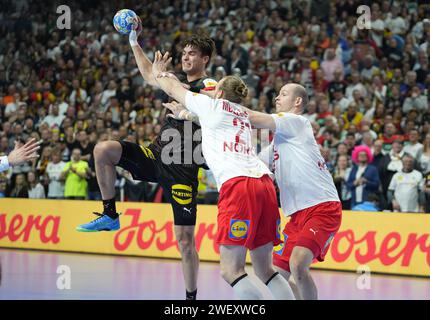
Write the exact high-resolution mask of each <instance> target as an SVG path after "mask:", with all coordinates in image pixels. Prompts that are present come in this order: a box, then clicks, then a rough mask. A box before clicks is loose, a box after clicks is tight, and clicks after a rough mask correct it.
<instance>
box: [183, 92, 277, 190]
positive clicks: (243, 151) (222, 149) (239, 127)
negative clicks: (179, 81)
mask: <svg viewBox="0 0 430 320" xmlns="http://www.w3.org/2000/svg"><path fill="white" fill-rule="evenodd" d="M185 104H186V107H187V109H188V110H190V111H191V112H193V113H195V114H196V115H197V116H198V117H199V121H200V124H201V127H202V151H203V156H204V157H205V159H206V163H207V164H208V166H209V168H210V169H211V170H212V172H213V175H214V177H215V180H216V183H217V187H218V190H220V189H221V186H222V184H223V183H224V182H226V181H227V180H229V179H232V178H235V177H240V176H245V177H253V178H259V177H262V176H263V175H265V174H268V175H271V176H272V173H271V172H270V170H269V169H268V168H267V167H266V166H265V165H264V163H263V162H262V161H261V160H260V159H259V158H258V157H257V155H256V153H255V150H254V148H253V146H252V139H251V138H252V134H251V124H250V122H249V115H248V113H247V112H246V111H244V110H243V109H242V108H241V107H240V105H238V104H235V103H232V102H230V101H227V100H224V99H212V98H210V97H208V96H205V95H203V94H198V93H193V92H187V95H186V98H185Z"/></svg>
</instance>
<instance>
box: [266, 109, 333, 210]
mask: <svg viewBox="0 0 430 320" xmlns="http://www.w3.org/2000/svg"><path fill="white" fill-rule="evenodd" d="M272 117H273V119H274V120H275V123H276V132H275V137H274V140H273V142H272V144H271V145H270V146H269V147H268V148H266V149H265V150H264V151H263V152H262V153H261V154H260V158H261V159H266V162H269V161H270V162H271V163H272V168H274V170H275V177H276V181H277V183H278V187H279V191H280V196H281V206H282V211H283V212H284V214H285V215H287V216H289V215H291V214H293V213H295V212H297V211H300V210H303V209H306V208H309V207H312V206H315V205H317V204H319V203H323V202H327V201H340V200H339V197H338V194H337V191H336V187H335V186H334V183H333V178H332V176H331V174H330V172H329V171H328V170H327V166H326V164H325V161H324V159H323V157H322V156H321V153H320V149H319V147H318V144H317V142H316V141H315V138H314V134H313V131H312V126H311V123H310V122H309V120H308V119H306V118H305V117H303V116H300V115H296V114H291V113H279V114H274V115H272ZM271 153H273V154H271ZM269 159H270V160H269ZM268 164H269V163H268ZM269 165H270V164H269Z"/></svg>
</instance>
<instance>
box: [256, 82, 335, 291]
mask: <svg viewBox="0 0 430 320" xmlns="http://www.w3.org/2000/svg"><path fill="white" fill-rule="evenodd" d="M275 101H276V112H277V114H272V115H268V114H264V113H261V112H256V111H249V113H250V120H251V123H252V124H253V126H255V127H256V128H266V129H270V130H272V131H274V132H275V136H274V141H273V142H272V144H271V145H270V146H269V147H268V148H267V149H266V150H264V152H262V153H261V154H260V158H262V159H263V158H264V159H266V161H267V162H269V161H268V159H269V158H272V159H273V162H274V163H273V164H274V168H275V176H276V180H277V183H278V186H279V190H280V196H281V206H282V210H283V212H284V214H285V215H287V216H291V219H290V221H289V222H288V223H287V224H286V226H285V229H284V231H283V233H284V244H283V249H282V250H281V251H278V252H274V253H273V262H274V265H275V266H276V267H277V268H278V270H279V272H280V273H281V274H282V275H284V277H285V278H286V279H289V277H290V274H292V275H293V279H294V280H295V283H296V285H297V288H295V287H294V286H293V289H294V291H295V295H296V298H297V299H317V297H318V295H317V288H316V286H315V283H314V281H313V279H312V277H311V274H310V270H309V268H310V265H311V263H312V261H313V260H314V259H317V260H319V261H324V256H325V254H326V253H327V250H328V247H329V244H330V242H331V240H332V239H333V237H334V235H335V234H336V232H337V231H338V230H339V227H340V224H341V217H342V206H341V203H340V201H339V198H338V195H337V192H336V188H335V186H334V183H333V178H332V177H331V175H330V173H329V171H328V170H327V167H326V164H325V161H324V159H323V157H322V156H321V153H320V149H319V147H318V144H317V143H316V141H315V138H314V135H313V132H312V126H311V123H310V122H309V120H307V119H306V118H305V117H303V116H302V113H303V109H304V108H305V106H306V104H307V102H308V97H307V93H306V90H305V88H304V87H303V86H301V85H299V84H294V83H291V84H287V85H285V86H283V87H282V88H281V90H280V92H279V94H278V96H277V97H276V99H275ZM267 153H271V155H270V154H269V155H268V154H267ZM266 164H269V163H266Z"/></svg>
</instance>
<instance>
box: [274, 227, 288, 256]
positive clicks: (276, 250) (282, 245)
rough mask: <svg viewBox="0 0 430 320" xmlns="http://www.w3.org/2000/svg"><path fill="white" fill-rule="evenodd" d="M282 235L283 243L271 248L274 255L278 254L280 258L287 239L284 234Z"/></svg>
mask: <svg viewBox="0 0 430 320" xmlns="http://www.w3.org/2000/svg"><path fill="white" fill-rule="evenodd" d="M282 234H283V236H284V242H282V243H281V244H280V245H278V246H276V247H274V248H273V252H275V253H276V254H278V255H280V256H282V253H283V252H284V249H285V244H286V243H287V239H288V235H287V234H285V233H282ZM281 240H282V239H281Z"/></svg>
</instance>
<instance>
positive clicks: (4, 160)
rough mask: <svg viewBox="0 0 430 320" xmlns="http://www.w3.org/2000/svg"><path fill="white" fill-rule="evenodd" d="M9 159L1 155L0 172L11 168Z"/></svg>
mask: <svg viewBox="0 0 430 320" xmlns="http://www.w3.org/2000/svg"><path fill="white" fill-rule="evenodd" d="M9 167H10V166H9V160H8V159H7V156H3V157H0V172H2V171H6V170H7V169H9Z"/></svg>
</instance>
